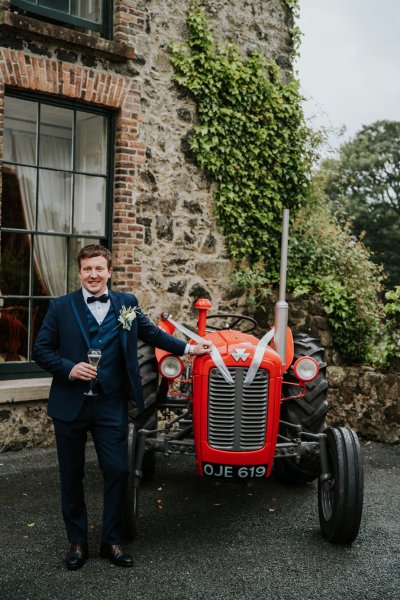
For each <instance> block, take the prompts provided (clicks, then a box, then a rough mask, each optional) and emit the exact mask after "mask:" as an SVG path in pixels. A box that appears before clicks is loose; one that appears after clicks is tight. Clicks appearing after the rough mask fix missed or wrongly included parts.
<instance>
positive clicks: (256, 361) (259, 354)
mask: <svg viewBox="0 0 400 600" xmlns="http://www.w3.org/2000/svg"><path fill="white" fill-rule="evenodd" d="M273 337H274V328H272V329H270V330H269V331H268V332H267V333H266V334H265V335H264V336H263V337H262V338H261V340H260V341H259V342H258V344H257V348H256V351H255V352H254V356H253V360H252V361H251V365H250V367H249V370H248V371H247V375H246V377H245V380H244V384H243V385H251V384H252V383H253V381H254V377H255V376H256V374H257V371H258V368H259V366H260V364H261V361H262V359H263V356H264V352H265V348H266V347H267V346H268V344H269V342H270V341H271V340H272V338H273Z"/></svg>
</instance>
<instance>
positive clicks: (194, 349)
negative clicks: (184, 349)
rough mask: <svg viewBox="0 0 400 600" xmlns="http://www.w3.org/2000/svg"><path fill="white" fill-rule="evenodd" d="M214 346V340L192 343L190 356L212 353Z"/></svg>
mask: <svg viewBox="0 0 400 600" xmlns="http://www.w3.org/2000/svg"><path fill="white" fill-rule="evenodd" d="M212 347H213V344H212V342H207V343H205V344H190V348H189V356H204V355H205V354H210V353H211V350H212Z"/></svg>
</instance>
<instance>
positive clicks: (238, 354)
mask: <svg viewBox="0 0 400 600" xmlns="http://www.w3.org/2000/svg"><path fill="white" fill-rule="evenodd" d="M232 356H233V358H234V359H235V360H236V362H239V360H242V361H243V362H246V360H247V359H248V358H249V356H250V354H249V353H248V352H246V350H245V348H235V351H234V352H232Z"/></svg>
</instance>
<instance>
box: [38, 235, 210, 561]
mask: <svg viewBox="0 0 400 600" xmlns="http://www.w3.org/2000/svg"><path fill="white" fill-rule="evenodd" d="M78 267H79V279H80V281H81V284H82V288H81V289H80V290H78V291H76V292H73V293H71V294H67V295H66V296H62V297H60V298H56V299H54V300H52V301H51V302H50V306H49V310H48V312H47V315H46V317H45V319H44V321H43V324H42V327H41V329H40V331H39V334H38V336H37V339H36V342H35V346H34V351H33V357H34V360H35V361H36V362H37V363H38V364H39V365H40V366H41V367H42V368H43V369H46V370H47V371H49V372H50V373H51V374H52V375H53V382H52V386H51V390H50V396H49V405H48V414H49V416H50V417H52V419H53V423H54V430H55V436H56V442H57V452H58V461H59V466H60V479H61V500H62V512H63V517H64V523H65V527H66V530H67V535H68V541H69V543H70V544H71V546H70V549H69V552H68V554H67V557H66V565H67V567H68V569H70V570H74V569H79V568H80V567H82V566H83V565H84V564H85V562H86V560H87V557H88V546H87V528H88V525H87V514H86V506H85V500H84V494H83V485H82V482H83V477H84V465H85V444H86V437H87V431H90V432H91V434H92V437H93V441H94V445H95V448H96V452H97V456H98V460H99V465H100V468H101V470H102V472H103V477H104V507H103V531H102V544H101V548H100V554H101V556H102V557H103V558H109V559H110V560H111V561H112V562H113V563H115V564H117V565H119V566H124V567H130V566H132V565H133V558H132V556H130V555H129V554H128V553H126V552H124V550H123V549H122V547H121V531H120V518H121V514H122V512H123V503H124V497H125V490H126V482H127V477H128V463H127V433H128V414H127V396H128V395H133V397H134V399H135V401H136V404H137V406H138V408H139V410H143V392H142V387H141V380H140V371H139V364H138V358H137V340H138V339H141V340H143V341H145V342H146V343H148V344H151V345H153V346H156V347H158V348H161V349H163V350H167V351H168V352H171V353H172V354H175V355H183V354H185V353H187V352H188V350H189V345H188V344H185V342H182V341H181V340H178V339H176V338H174V337H172V336H170V335H168V334H166V333H165V332H163V331H162V330H161V329H159V328H158V327H156V326H155V325H153V324H152V323H151V322H150V321H149V320H148V319H147V317H145V316H144V315H143V314H142V312H141V311H140V309H139V307H138V301H137V299H136V298H135V296H133V295H132V294H128V293H124V292H114V291H112V290H108V288H107V283H108V280H109V279H110V277H111V272H112V258H111V253H110V252H109V250H107V249H106V248H104V247H103V246H99V245H90V246H86V247H85V248H82V250H81V251H80V252H79V255H78ZM122 307H125V308H126V309H129V308H132V309H133V308H136V310H131V311H129V312H130V315H131V320H129V321H128V322H125V323H121V322H120V321H119V320H118V318H119V316H120V315H121V309H122ZM89 348H97V349H99V350H101V360H100V364H99V368H98V369H97V368H96V367H94V366H91V365H90V364H89V363H88V359H87V353H88V350H89ZM210 351H211V348H210V346H208V345H206V344H204V345H203V344H193V345H191V346H190V353H191V354H195V355H197V356H201V355H204V354H209V353H210ZM94 380H96V383H95V392H96V395H95V396H87V395H85V393H86V392H87V391H88V388H89V383H90V382H93V381H94Z"/></svg>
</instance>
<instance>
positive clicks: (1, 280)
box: [0, 231, 31, 296]
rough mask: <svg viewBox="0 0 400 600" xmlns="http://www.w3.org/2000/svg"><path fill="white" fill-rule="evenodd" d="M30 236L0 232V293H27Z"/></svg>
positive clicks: (6, 294)
mask: <svg viewBox="0 0 400 600" xmlns="http://www.w3.org/2000/svg"><path fill="white" fill-rule="evenodd" d="M30 243H31V236H29V235H26V234H21V233H6V232H4V231H2V232H0V295H4V296H11V295H16V296H24V295H26V294H29V265H30V261H29V257H30Z"/></svg>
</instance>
